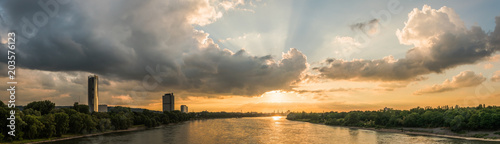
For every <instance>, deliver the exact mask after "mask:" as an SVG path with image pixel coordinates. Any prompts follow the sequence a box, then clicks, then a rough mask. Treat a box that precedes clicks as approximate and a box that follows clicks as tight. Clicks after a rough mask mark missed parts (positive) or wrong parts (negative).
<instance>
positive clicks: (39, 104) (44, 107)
mask: <svg viewBox="0 0 500 144" xmlns="http://www.w3.org/2000/svg"><path fill="white" fill-rule="evenodd" d="M55 107H56V104H55V103H53V102H51V101H49V100H44V101H35V102H31V103H29V104H28V105H26V107H24V108H25V109H29V108H31V109H34V110H37V111H40V113H42V115H45V114H48V113H49V112H50V111H51V110H52V109H54V108H55Z"/></svg>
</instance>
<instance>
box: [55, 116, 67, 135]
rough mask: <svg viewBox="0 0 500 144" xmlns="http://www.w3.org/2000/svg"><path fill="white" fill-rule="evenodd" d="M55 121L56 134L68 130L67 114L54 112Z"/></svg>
mask: <svg viewBox="0 0 500 144" xmlns="http://www.w3.org/2000/svg"><path fill="white" fill-rule="evenodd" d="M54 117H55V123H56V125H55V126H56V136H58V137H60V136H62V135H63V134H66V132H68V130H69V116H68V114H66V113H64V112H60V113H56V114H55V115H54Z"/></svg>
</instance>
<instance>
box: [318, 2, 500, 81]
mask: <svg viewBox="0 0 500 144" xmlns="http://www.w3.org/2000/svg"><path fill="white" fill-rule="evenodd" d="M431 11H432V12H431ZM496 25H497V26H496V28H495V30H494V31H493V32H492V33H489V34H488V33H486V32H484V31H483V30H482V29H481V28H480V27H477V26H472V27H471V28H470V29H467V28H465V26H464V24H463V22H462V21H461V20H460V19H459V17H458V15H456V14H455V12H454V11H453V10H452V9H450V8H447V7H443V8H441V9H439V10H435V9H431V8H430V7H429V6H424V8H423V9H422V11H420V10H418V9H415V10H414V11H412V12H411V13H410V14H409V20H408V22H406V23H405V27H404V28H403V29H402V30H398V31H397V33H396V34H397V35H398V38H399V40H400V42H401V43H403V44H411V45H414V46H415V47H414V48H412V49H410V50H408V52H407V53H406V57H405V58H402V59H398V60H395V59H393V58H392V56H389V57H385V58H383V59H376V60H353V61H345V60H341V59H327V60H326V61H325V62H324V64H326V66H321V67H316V68H314V70H316V71H318V72H320V75H321V76H323V77H326V78H330V79H351V80H367V81H400V80H415V79H418V78H419V77H418V76H420V75H424V74H429V73H441V72H443V71H444V70H446V69H450V68H454V67H457V66H459V65H464V64H473V63H476V62H478V61H481V60H485V59H486V58H488V57H489V56H491V55H492V54H494V53H495V52H497V51H499V50H500V45H499V43H498V42H499V41H500V37H499V33H500V27H499V25H500V18H499V17H497V18H496Z"/></svg>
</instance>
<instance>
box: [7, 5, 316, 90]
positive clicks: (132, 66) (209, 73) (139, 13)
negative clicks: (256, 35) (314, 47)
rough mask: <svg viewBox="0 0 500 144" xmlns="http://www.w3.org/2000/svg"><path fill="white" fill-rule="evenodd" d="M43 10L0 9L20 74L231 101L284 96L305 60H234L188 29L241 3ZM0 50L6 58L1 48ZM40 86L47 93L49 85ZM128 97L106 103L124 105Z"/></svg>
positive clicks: (296, 54)
mask: <svg viewBox="0 0 500 144" xmlns="http://www.w3.org/2000/svg"><path fill="white" fill-rule="evenodd" d="M43 2H45V1H40V3H41V5H40V4H39V3H38V2H37V1H2V2H0V3H1V8H0V9H2V11H1V16H2V19H3V20H4V21H8V22H10V24H9V23H3V24H2V25H1V26H0V31H1V32H6V31H16V32H17V34H18V39H19V43H18V44H17V47H18V49H17V57H16V58H17V59H16V60H17V62H18V63H17V64H18V65H19V66H20V67H22V68H26V69H34V70H42V71H51V72H87V73H96V74H98V75H101V77H102V78H105V79H108V80H109V81H107V82H104V84H106V83H108V84H109V83H111V84H112V83H114V82H123V83H129V84H128V85H127V87H122V88H128V90H132V89H134V87H133V86H131V87H129V85H134V84H135V85H136V86H137V85H138V86H142V87H143V88H142V89H143V90H147V91H151V92H159V91H175V92H179V91H189V92H206V93H218V94H237V95H259V94H261V93H263V92H265V91H269V90H274V89H290V87H289V86H290V84H291V83H293V82H295V81H296V80H298V79H299V76H300V75H301V73H302V71H304V70H305V69H306V68H307V63H306V56H305V55H303V54H302V53H301V52H300V51H298V50H296V49H290V51H288V52H287V53H284V54H283V56H282V59H281V60H279V61H276V60H273V58H272V57H271V56H269V55H264V56H252V55H250V54H249V53H247V52H246V51H245V50H240V51H237V52H235V53H234V52H232V51H229V50H223V49H220V48H219V46H218V45H216V44H214V42H213V41H212V39H211V38H209V37H208V36H209V34H207V33H205V32H203V31H199V30H196V29H195V28H194V27H195V26H203V25H207V24H210V23H212V22H214V21H216V20H217V19H219V18H221V17H222V14H223V13H224V12H225V10H231V9H235V7H238V6H241V5H244V3H243V2H242V1H236V2H234V4H233V5H219V4H217V3H215V2H213V1H203V0H192V1H177V0H174V1H132V0H130V1H119V2H118V1H95V2H87V1H86V2H83V1H69V2H68V3H57V2H55V1H47V2H46V3H47V4H49V3H50V4H55V5H56V7H54V5H51V6H49V9H50V12H53V13H50V12H47V11H45V9H44V6H43V5H44V3H43ZM51 2H54V3H51ZM225 4H228V3H225ZM40 14H45V15H46V17H43V16H40ZM52 14H53V15H52ZM34 17H35V18H34ZM1 49H2V51H1V52H0V54H3V55H7V54H6V52H7V51H6V50H5V49H6V47H5V45H4V44H2V46H1ZM1 62H2V63H6V59H2V60H1ZM79 76H81V75H79ZM81 77H83V79H85V78H86V76H81ZM44 85H46V86H52V84H51V81H47V82H45V81H44ZM129 93H130V91H120V93H116V94H113V96H114V97H116V98H122V99H123V98H125V97H126V96H128V94H129ZM130 96H131V97H133V99H134V100H135V99H136V98H135V97H134V95H133V94H132V95H130ZM123 100H127V99H123Z"/></svg>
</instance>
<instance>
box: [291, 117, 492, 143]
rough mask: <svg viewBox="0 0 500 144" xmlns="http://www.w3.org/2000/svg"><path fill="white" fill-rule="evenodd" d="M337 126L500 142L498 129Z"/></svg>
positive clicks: (302, 120)
mask: <svg viewBox="0 0 500 144" xmlns="http://www.w3.org/2000/svg"><path fill="white" fill-rule="evenodd" d="M293 121H301V122H308V121H307V120H305V119H300V120H293ZM310 123H314V122H310ZM314 124H322V125H326V124H323V123H314ZM327 126H335V125H327ZM337 127H345V128H352V129H363V130H372V131H377V132H390V133H401V134H408V135H421V136H434V137H443V138H453V139H463V140H476V141H494V142H500V135H499V134H495V133H499V132H498V131H468V132H464V133H455V132H453V131H451V130H449V129H447V128H411V127H400V128H371V127H355V126H337Z"/></svg>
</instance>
